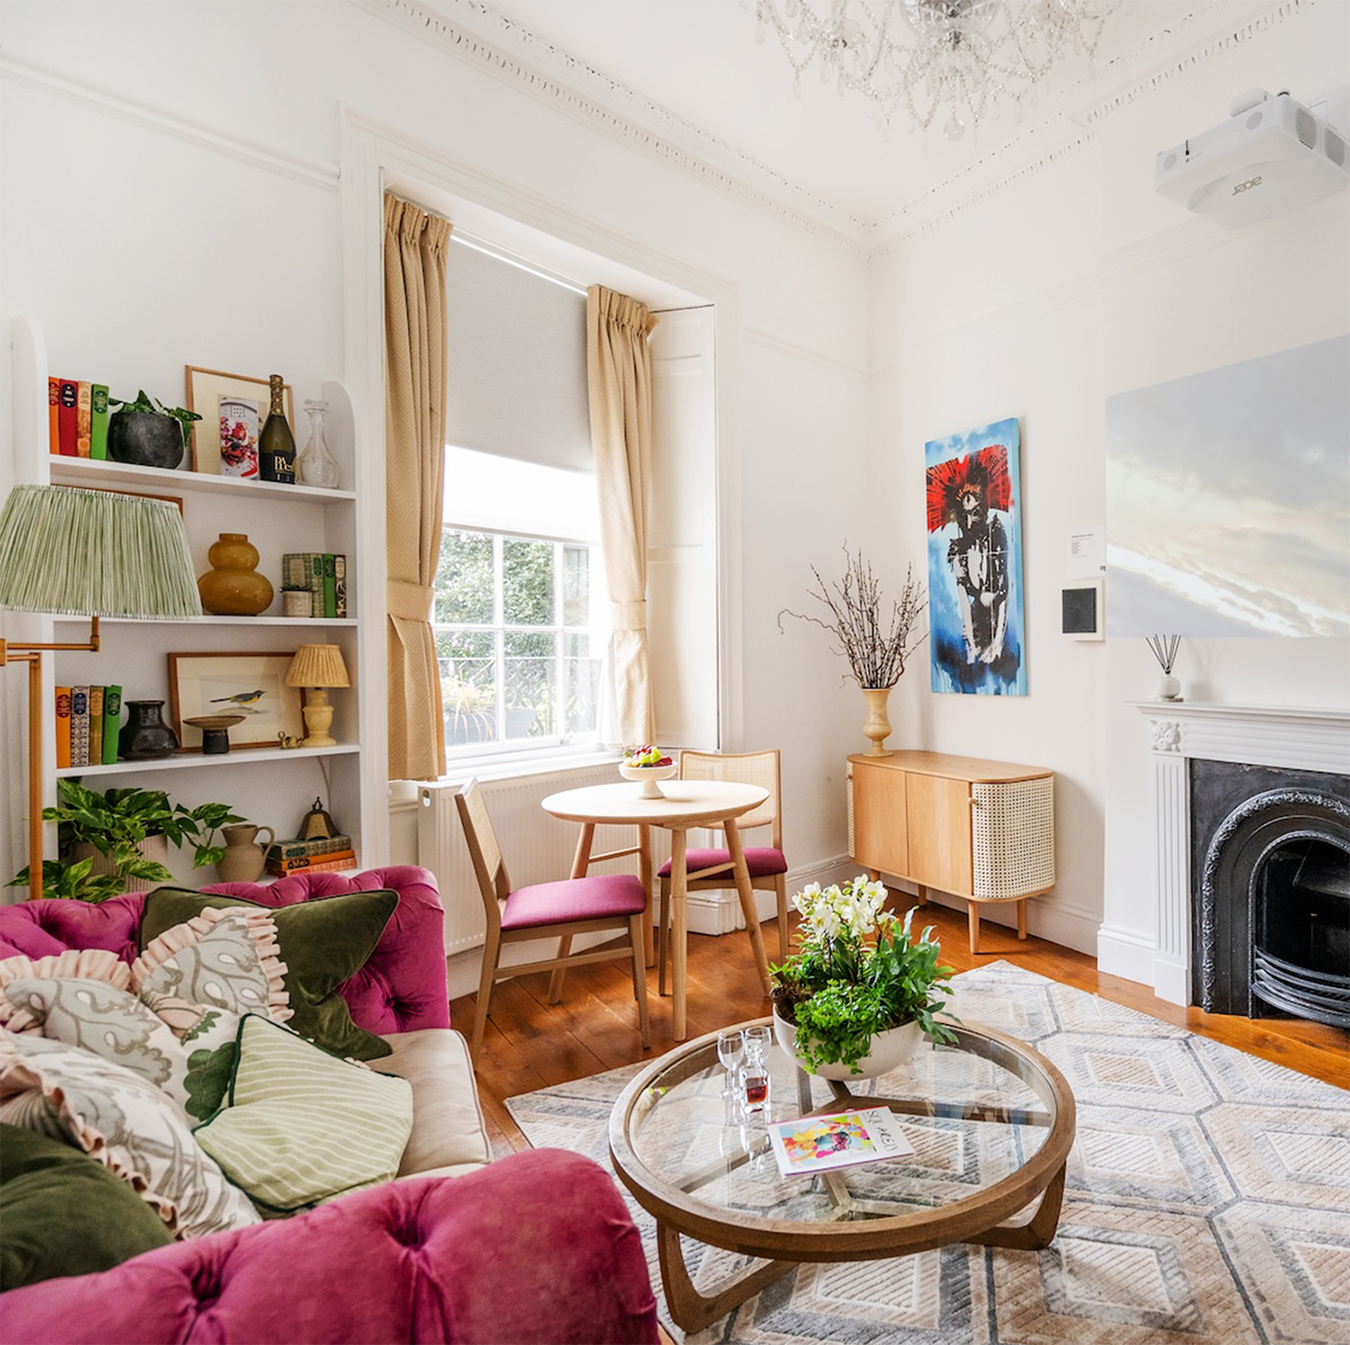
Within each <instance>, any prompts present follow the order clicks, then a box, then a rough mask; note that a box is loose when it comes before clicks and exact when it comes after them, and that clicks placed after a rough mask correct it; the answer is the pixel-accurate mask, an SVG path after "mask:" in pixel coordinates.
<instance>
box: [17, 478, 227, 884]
mask: <svg viewBox="0 0 1350 1345" xmlns="http://www.w3.org/2000/svg"><path fill="white" fill-rule="evenodd" d="M0 608H9V609H10V610H12V611H16V612H44V613H49V614H51V615H54V616H56V615H59V616H78V617H89V618H90V625H89V638H88V640H85V641H81V642H80V643H78V644H31V643H15V642H13V641H8V642H7V641H5V640H3V639H0V667H3V666H4V665H5V664H6V663H26V664H28V891H29V895H30V896H32V897H40V896H41V895H42V793H43V781H42V747H43V727H42V725H43V713H42V711H43V704H44V701H45V697H44V695H43V691H42V651H43V650H46V649H85V650H93V651H94V652H97V651H98V647H99V632H98V619H99V617H100V616H120V617H139V618H141V619H144V620H153V621H186V620H188V619H189V618H191V617H196V616H201V614H202V606H201V602H200V600H199V599H198V597H197V578H196V574H195V572H194V570H193V567H192V556H191V554H190V553H189V551H188V544H187V537H186V536H185V534H184V532H183V519H182V515H180V514H179V512H178V510H177V509H176V508H174V506H173V505H172V504H167V503H165V502H163V501H161V500H151V499H146V498H145V497H143V496H135V495H118V494H115V493H114V492H112V491H106V490H76V489H73V488H70V487H66V486H28V485H24V486H15V487H14V489H13V490H12V491H10V493H9V498H8V499H7V500H6V501H5V507H4V510H3V511H0Z"/></svg>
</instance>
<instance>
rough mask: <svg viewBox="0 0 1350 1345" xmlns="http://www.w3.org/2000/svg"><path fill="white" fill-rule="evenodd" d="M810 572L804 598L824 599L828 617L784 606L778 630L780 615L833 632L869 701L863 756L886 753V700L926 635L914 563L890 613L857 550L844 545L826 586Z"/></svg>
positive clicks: (814, 571)
mask: <svg viewBox="0 0 1350 1345" xmlns="http://www.w3.org/2000/svg"><path fill="white" fill-rule="evenodd" d="M811 573H812V574H813V575H814V576H815V581H816V586H815V588H813V589H808V590H807V596H808V597H811V598H814V599H815V600H816V601H817V602H819V603H823V604H824V605H825V607H826V608H827V609H828V611H829V616H828V617H819V616H808V615H807V614H806V613H804V612H793V611H789V610H788V609H787V608H784V609H783V610H782V611H781V612H779V613H778V629H779V631H780V632H781V631H782V629H783V618H784V617H785V616H791V617H796V619H797V620H798V621H809V622H811V623H812V624H813V625H816V626H820V627H822V628H823V629H825V630H827V631H829V632H830V634H831V635H833V636H834V638H835V639H836V640H837V641H838V642H839V648H838V650H837V651H836V652H837V653H841V654H843V655H844V657H845V658H847V659H848V662H849V667H850V669H851V670H852V672H853V676H854V677H855V678H856V679H857V681H858V686H859V687H861V688H862V694H863V699H864V700H865V701H866V702H867V722H866V723H864V724H863V734H864V736H866V737H868V738H870V739H871V740H872V746H871V747H869V748H868V749H867V755H868V756H873V757H885V756H889V755H890V753H889V752H887V751H886V750H885V748H884V747H883V746H882V744H883V743H884V742H885V741H886V739H887V738H888V737H889V736H890V732H891V723H890V720H889V719H887V718H886V699H887V697H888V696H889V695H890V694H891V688H892V687H893V686H894V685H895V684H896V683H897V682H898V681H899V680H900V678H901V677H902V676H903V675H904V672H905V660H906V659H907V658H908V657H909V656H910V654H912V653H913V652H914V651H915V650H916V649H917V648H918V647H919V646H920V645H921V644H922V643H923V641H924V639H925V638H926V636H927V632H926V631H921V632H917V633H916V632H915V625H916V623H917V622H918V619H919V613H920V612H922V611H923V609H924V608H925V607H927V606H928V601H927V599H926V598H925V597H924V596H923V588H922V586H921V585H920V584H916V583H915V582H914V567H913V566H912V565H911V566H909V567H908V568H907V569H906V571H905V587H904V588H903V590H901V593H900V601H899V602H892V603H891V610H890V614H889V615H887V614H885V613H884V612H883V611H882V607H883V601H882V597H881V584H880V582H879V581H878V580H877V579H876V577H875V576H874V575H873V573H872V567H871V565H870V564H869V563H868V562H867V561H865V560H864V559H863V557H862V552H861V551H850V550H849V549H848V545H847V544H845V546H844V577H843V578H842V579H840V580H837V581H836V582H835V583H833V584H827V583H826V582H825V580H824V579H822V578H821V575H820V571H819V570H817V569H816V567H815V566H814V565H813V566H812V567H811Z"/></svg>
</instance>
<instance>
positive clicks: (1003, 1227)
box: [656, 1167, 1065, 1331]
mask: <svg viewBox="0 0 1350 1345" xmlns="http://www.w3.org/2000/svg"><path fill="white" fill-rule="evenodd" d="M1064 1171H1065V1170H1064V1168H1063V1167H1061V1168H1060V1169H1059V1171H1058V1172H1057V1173H1056V1174H1055V1175H1054V1177H1052V1178H1051V1180H1050V1185H1049V1186H1047V1187H1046V1188H1045V1194H1044V1195H1042V1197H1041V1202H1040V1204H1039V1205H1038V1206H1037V1208H1036V1213H1035V1214H1034V1215H1033V1216H1032V1217H1031V1218H1030V1219H1029V1220H1027V1222H1025V1223H1022V1224H999V1225H997V1226H995V1227H994V1228H990V1229H986V1230H985V1231H984V1232H983V1233H973V1234H970V1235H969V1236H966V1237H943V1238H933V1239H930V1240H928V1241H927V1242H924V1243H923V1244H921V1245H915V1246H913V1247H906V1248H905V1250H904V1251H903V1252H896V1251H893V1250H881V1251H878V1252H877V1253H876V1254H875V1256H870V1257H865V1256H862V1255H860V1254H859V1253H856V1252H855V1253H850V1254H848V1255H846V1256H841V1257H829V1258H827V1257H824V1256H810V1257H806V1258H804V1259H803V1260H801V1261H764V1262H762V1263H761V1264H759V1265H757V1266H754V1267H752V1268H751V1269H749V1270H746V1271H743V1272H742V1273H741V1274H740V1275H737V1276H734V1277H733V1278H731V1279H729V1280H728V1281H727V1282H726V1284H725V1285H724V1286H723V1287H722V1288H720V1289H719V1290H718V1291H717V1292H716V1293H715V1294H712V1295H708V1294H704V1293H702V1292H700V1291H699V1290H698V1289H697V1288H695V1287H694V1281H693V1280H692V1279H691V1278H690V1276H689V1268H688V1267H687V1266H686V1265H685V1263H684V1253H683V1251H681V1249H680V1231H679V1229H678V1228H676V1227H675V1226H674V1225H673V1224H670V1223H667V1222H666V1221H665V1220H663V1219H658V1220H657V1221H656V1248H657V1251H658V1253H659V1254H660V1257H661V1287H662V1289H663V1290H664V1292H665V1296H666V1306H667V1307H668V1308H669V1309H670V1316H671V1320H672V1321H673V1322H674V1323H675V1325H676V1326H678V1327H679V1328H680V1329H681V1330H684V1331H702V1330H703V1328H704V1327H706V1326H711V1325H712V1324H713V1323H714V1322H716V1321H720V1320H721V1319H722V1318H723V1317H725V1316H726V1315H727V1313H729V1312H730V1311H731V1310H732V1309H733V1308H739V1307H740V1306H741V1304H742V1303H745V1302H747V1301H748V1300H750V1299H752V1298H754V1296H755V1295H756V1294H758V1293H761V1292H762V1291H763V1290H765V1289H767V1288H768V1287H769V1285H771V1284H773V1283H775V1282H776V1281H778V1280H781V1279H782V1278H783V1276H784V1275H787V1274H790V1273H791V1272H792V1271H794V1270H796V1269H797V1267H798V1266H801V1265H805V1264H807V1263H808V1262H813V1261H825V1260H827V1259H828V1260H847V1261H861V1260H878V1261H879V1260H885V1259H888V1258H892V1257H896V1256H908V1255H911V1254H913V1253H914V1252H921V1251H928V1250H930V1249H931V1248H933V1247H945V1246H947V1245H948V1244H949V1243H953V1242H968V1243H974V1244H975V1245H976V1246H980V1247H1011V1248H1013V1249H1015V1250H1017V1251H1040V1250H1042V1249H1043V1248H1045V1247H1048V1246H1049V1245H1050V1244H1051V1243H1052V1242H1053V1241H1054V1238H1055V1231H1056V1230H1057V1229H1058V1227H1059V1211H1060V1207H1061V1205H1062V1204H1063V1202H1064ZM822 1175H823V1176H824V1177H825V1178H826V1180H827V1182H828V1178H829V1176H831V1175H833V1174H822ZM831 1190H832V1191H841V1190H842V1187H839V1188H836V1187H834V1185H833V1184H831ZM840 1213H841V1215H842V1214H843V1209H842V1207H841V1210H840Z"/></svg>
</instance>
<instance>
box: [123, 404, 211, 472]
mask: <svg viewBox="0 0 1350 1345" xmlns="http://www.w3.org/2000/svg"><path fill="white" fill-rule="evenodd" d="M108 403H109V405H111V406H115V407H117V408H118V409H117V410H116V411H115V412H114V413H113V415H112V416H111V417H110V418H109V420H108V456H109V457H110V458H111V459H112V460H113V461H114V462H130V463H135V464H137V465H139V466H141V467H163V468H174V467H177V466H178V464H179V463H180V462H182V460H183V450H184V449H185V448H186V447H187V437H188V426H189V425H190V424H191V423H192V422H193V421H194V420H200V419H201V416H199V415H198V414H197V413H196V412H195V411H185V410H184V409H183V408H182V407H181V406H174V407H166V406H165V405H164V403H163V402H161V401H160V400H159V399H158V398H157V397H149V396H147V395H146V393H145V391H144V390H141V391H139V392H138V393H137V396H136V400H135V401H134V402H128V401H124V400H123V399H122V398H120V397H109V398H108Z"/></svg>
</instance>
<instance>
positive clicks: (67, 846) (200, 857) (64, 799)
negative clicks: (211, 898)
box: [9, 779, 243, 902]
mask: <svg viewBox="0 0 1350 1345" xmlns="http://www.w3.org/2000/svg"><path fill="white" fill-rule="evenodd" d="M56 788H57V794H58V796H59V798H60V805H59V806H58V807H55V808H45V809H43V812H42V816H43V818H44V819H45V820H46V821H48V822H57V823H59V824H60V846H59V849H58V854H59V856H60V858H59V859H54V860H47V861H46V862H45V863H44V864H43V866H42V890H43V895H44V896H48V897H65V898H68V899H70V900H73V901H90V902H99V901H106V900H107V899H108V898H109V897H116V896H120V895H121V894H122V893H123V892H127V891H130V890H132V888H131V884H133V883H134V884H137V885H138V886H139V888H140V889H144V888H145V887H146V886H153V885H155V884H157V883H169V882H172V881H173V874H171V873H170V872H169V870H168V869H167V868H166V867H165V866H164V864H163V862H162V858H156V857H155V853H156V852H157V853H158V855H159V856H161V857H163V858H167V856H168V847H169V844H170V843H172V844H173V845H175V846H182V845H184V844H186V843H191V844H192V846H193V847H194V853H193V860H192V862H193V867H195V868H201V867H203V866H204V865H207V864H214V863H215V862H216V861H217V860H218V859H219V858H220V857H221V856H222V855H223V854H224V853H225V847H224V846H223V845H218V844H216V836H215V833H216V829H217V828H219V827H222V826H225V825H227V824H229V823H231V822H242V821H243V818H242V817H238V816H236V814H235V813H233V812H232V811H231V810H230V808H229V805H228V804H224V803H203V804H200V805H199V806H198V807H196V808H187V807H184V805H183V804H181V803H174V804H171V803H170V802H169V796H168V795H167V794H166V793H165V792H164V791H163V790H160V789H110V790H108V791H107V792H106V793H104V794H100V793H98V792H97V791H96V790H92V789H86V788H85V787H84V786H83V785H81V784H78V783H76V782H75V781H74V780H69V779H65V780H58V781H57V782H56ZM147 842H149V848H150V850H151V853H150V854H147V853H146V844H147ZM27 882H28V870H27V868H24V869H23V870H22V871H21V872H20V873H18V874H16V875H15V877H14V878H13V880H12V881H11V882H10V884H9V886H10V887H20V886H23V885H25V884H27Z"/></svg>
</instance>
